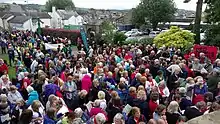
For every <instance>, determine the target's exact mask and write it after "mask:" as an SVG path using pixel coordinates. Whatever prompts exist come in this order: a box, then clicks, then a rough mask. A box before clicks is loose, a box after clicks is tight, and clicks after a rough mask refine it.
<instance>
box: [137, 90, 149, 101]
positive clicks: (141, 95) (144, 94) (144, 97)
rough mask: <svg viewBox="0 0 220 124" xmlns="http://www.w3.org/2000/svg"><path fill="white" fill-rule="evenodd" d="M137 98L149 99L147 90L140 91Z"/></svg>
mask: <svg viewBox="0 0 220 124" xmlns="http://www.w3.org/2000/svg"><path fill="white" fill-rule="evenodd" d="M137 98H138V99H141V100H147V95H146V92H145V91H144V90H140V91H138V93H137Z"/></svg>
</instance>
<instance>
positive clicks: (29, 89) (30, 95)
mask: <svg viewBox="0 0 220 124" xmlns="http://www.w3.org/2000/svg"><path fill="white" fill-rule="evenodd" d="M27 92H28V100H27V103H26V104H27V105H28V106H29V105H31V104H32V103H33V102H34V100H39V95H38V93H37V91H35V90H34V88H33V87H31V86H28V87H27Z"/></svg>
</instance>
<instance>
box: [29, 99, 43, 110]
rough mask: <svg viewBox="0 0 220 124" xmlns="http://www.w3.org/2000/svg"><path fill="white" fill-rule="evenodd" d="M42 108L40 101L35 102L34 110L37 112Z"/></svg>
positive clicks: (33, 104) (32, 106)
mask: <svg viewBox="0 0 220 124" xmlns="http://www.w3.org/2000/svg"><path fill="white" fill-rule="evenodd" d="M40 107H41V102H40V101H39V100H34V102H33V103H32V105H31V108H32V110H33V111H35V112H37V111H39V108H40Z"/></svg>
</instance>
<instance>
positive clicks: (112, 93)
mask: <svg viewBox="0 0 220 124" xmlns="http://www.w3.org/2000/svg"><path fill="white" fill-rule="evenodd" d="M111 97H112V99H114V98H116V97H118V92H117V91H112V92H111Z"/></svg>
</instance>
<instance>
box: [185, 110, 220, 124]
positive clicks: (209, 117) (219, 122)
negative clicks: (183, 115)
mask: <svg viewBox="0 0 220 124" xmlns="http://www.w3.org/2000/svg"><path fill="white" fill-rule="evenodd" d="M185 124H220V111H216V112H212V113H209V114H206V115H203V116H200V117H197V118H194V119H192V120H189V121H188V122H187V123H185Z"/></svg>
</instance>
